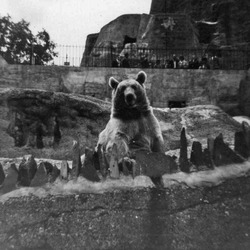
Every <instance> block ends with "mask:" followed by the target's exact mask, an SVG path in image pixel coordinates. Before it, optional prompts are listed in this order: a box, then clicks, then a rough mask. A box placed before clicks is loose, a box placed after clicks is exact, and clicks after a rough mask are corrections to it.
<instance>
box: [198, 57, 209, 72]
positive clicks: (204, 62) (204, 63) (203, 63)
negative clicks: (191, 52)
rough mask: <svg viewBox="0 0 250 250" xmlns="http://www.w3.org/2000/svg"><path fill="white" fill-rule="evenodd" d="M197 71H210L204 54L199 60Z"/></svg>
mask: <svg viewBox="0 0 250 250" xmlns="http://www.w3.org/2000/svg"><path fill="white" fill-rule="evenodd" d="M199 69H210V65H209V62H208V55H207V54H205V55H204V56H203V57H202V58H201V63H200V67H199Z"/></svg>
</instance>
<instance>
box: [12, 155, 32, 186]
mask: <svg viewBox="0 0 250 250" xmlns="http://www.w3.org/2000/svg"><path fill="white" fill-rule="evenodd" d="M36 171H37V164H36V161H35V159H34V157H33V155H25V156H24V157H23V159H22V162H21V163H20V165H19V168H18V180H17V181H18V184H17V185H18V186H25V187H28V186H29V185H30V182H31V180H32V179H33V177H34V175H35V173H36Z"/></svg>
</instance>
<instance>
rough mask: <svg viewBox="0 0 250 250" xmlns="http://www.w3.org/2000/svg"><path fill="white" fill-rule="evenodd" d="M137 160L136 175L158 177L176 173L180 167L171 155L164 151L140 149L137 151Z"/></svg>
mask: <svg viewBox="0 0 250 250" xmlns="http://www.w3.org/2000/svg"><path fill="white" fill-rule="evenodd" d="M135 160H136V170H135V174H134V175H135V176H138V175H146V176H149V177H151V178H156V177H161V176H162V175H164V174H170V173H175V172H177V168H178V167H177V164H176V162H175V161H174V160H173V158H172V157H171V156H169V155H165V154H162V153H155V152H153V153H151V152H147V151H138V152H136V157H135Z"/></svg>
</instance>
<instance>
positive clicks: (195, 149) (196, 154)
mask: <svg viewBox="0 0 250 250" xmlns="http://www.w3.org/2000/svg"><path fill="white" fill-rule="evenodd" d="M202 156H203V155H202V146H201V143H200V142H198V141H194V142H193V145H192V151H191V157H190V161H191V162H192V163H193V164H194V165H195V166H197V167H199V166H202V165H204V162H203V157H202Z"/></svg>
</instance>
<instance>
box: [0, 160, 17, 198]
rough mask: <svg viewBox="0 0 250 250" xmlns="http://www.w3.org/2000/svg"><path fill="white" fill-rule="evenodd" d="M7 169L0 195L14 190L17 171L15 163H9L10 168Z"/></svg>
mask: <svg viewBox="0 0 250 250" xmlns="http://www.w3.org/2000/svg"><path fill="white" fill-rule="evenodd" d="M7 169H8V173H7V176H6V178H5V180H4V183H3V186H2V188H1V189H0V194H5V193H8V192H11V191H12V190H14V189H16V184H17V178H18V170H17V168H16V165H15V163H10V166H9V167H8V168H7Z"/></svg>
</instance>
